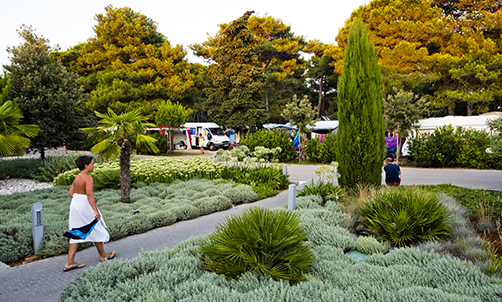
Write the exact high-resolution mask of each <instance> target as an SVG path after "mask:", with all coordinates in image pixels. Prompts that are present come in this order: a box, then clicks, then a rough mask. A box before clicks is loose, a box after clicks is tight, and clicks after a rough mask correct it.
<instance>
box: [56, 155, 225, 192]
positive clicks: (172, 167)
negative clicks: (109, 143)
mask: <svg viewBox="0 0 502 302" xmlns="http://www.w3.org/2000/svg"><path fill="white" fill-rule="evenodd" d="M222 168H223V165H222V164H221V163H217V162H214V161H212V160H211V159H209V158H203V157H192V158H189V159H182V158H172V157H171V158H169V157H155V158H149V159H142V160H135V161H131V179H132V181H133V182H144V183H146V184H151V183H155V182H158V183H172V182H173V181H174V180H176V179H180V180H183V181H186V180H189V179H192V178H194V177H195V176H200V177H202V178H207V179H215V178H218V177H220V175H221V169H222ZM118 171H120V165H119V163H118V162H116V161H115V162H109V163H104V164H100V165H96V167H95V169H94V171H93V173H91V176H93V177H94V178H98V179H101V178H103V179H105V180H106V179H107V178H110V177H108V176H107V175H115V176H114V177H117V175H118V176H120V175H119V174H117V172H118ZM78 173H79V170H78V169H74V170H71V171H68V172H65V173H63V174H61V175H59V176H58V177H56V178H55V179H54V182H53V184H54V185H55V186H58V185H63V186H65V185H71V183H72V182H73V179H74V178H75V176H76V175H77V174H78ZM96 182H97V180H96Z"/></svg>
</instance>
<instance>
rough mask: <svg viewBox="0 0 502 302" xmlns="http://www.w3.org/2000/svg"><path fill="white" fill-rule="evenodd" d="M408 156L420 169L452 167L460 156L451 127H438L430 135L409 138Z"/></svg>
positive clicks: (457, 141) (458, 145)
mask: <svg viewBox="0 0 502 302" xmlns="http://www.w3.org/2000/svg"><path fill="white" fill-rule="evenodd" d="M409 149H410V154H411V157H412V158H413V160H414V161H416V162H417V164H418V165H419V166H422V167H454V166H456V165H457V159H458V156H459V154H460V144H459V138H458V136H457V135H456V134H455V129H454V128H453V126H451V125H446V126H443V127H439V128H437V129H436V130H434V132H432V133H418V134H417V135H416V136H413V137H411V140H410V145H409Z"/></svg>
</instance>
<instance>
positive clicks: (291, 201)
mask: <svg viewBox="0 0 502 302" xmlns="http://www.w3.org/2000/svg"><path fill="white" fill-rule="evenodd" d="M295 209H296V185H289V191H288V210H289V211H294V210H295Z"/></svg>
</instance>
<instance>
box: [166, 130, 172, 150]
mask: <svg viewBox="0 0 502 302" xmlns="http://www.w3.org/2000/svg"><path fill="white" fill-rule="evenodd" d="M167 143H168V144H169V153H170V152H173V130H171V128H169V137H168V138H167Z"/></svg>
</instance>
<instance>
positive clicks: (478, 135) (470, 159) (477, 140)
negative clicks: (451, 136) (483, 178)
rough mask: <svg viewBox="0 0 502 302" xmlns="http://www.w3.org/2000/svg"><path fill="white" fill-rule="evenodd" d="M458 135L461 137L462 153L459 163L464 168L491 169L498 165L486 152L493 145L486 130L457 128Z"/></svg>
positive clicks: (459, 156)
mask: <svg viewBox="0 0 502 302" xmlns="http://www.w3.org/2000/svg"><path fill="white" fill-rule="evenodd" d="M455 132H456V135H457V136H458V137H460V139H459V145H460V153H459V155H458V159H457V163H458V165H459V166H461V167H464V168H474V169H490V168H495V167H496V166H497V165H498V163H495V162H494V158H493V157H492V156H490V154H489V153H487V152H486V149H488V148H489V147H490V145H491V142H492V139H491V137H490V134H489V133H488V132H487V131H484V130H476V129H468V128H466V129H464V128H461V127H459V128H457V129H456V131H455Z"/></svg>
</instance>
